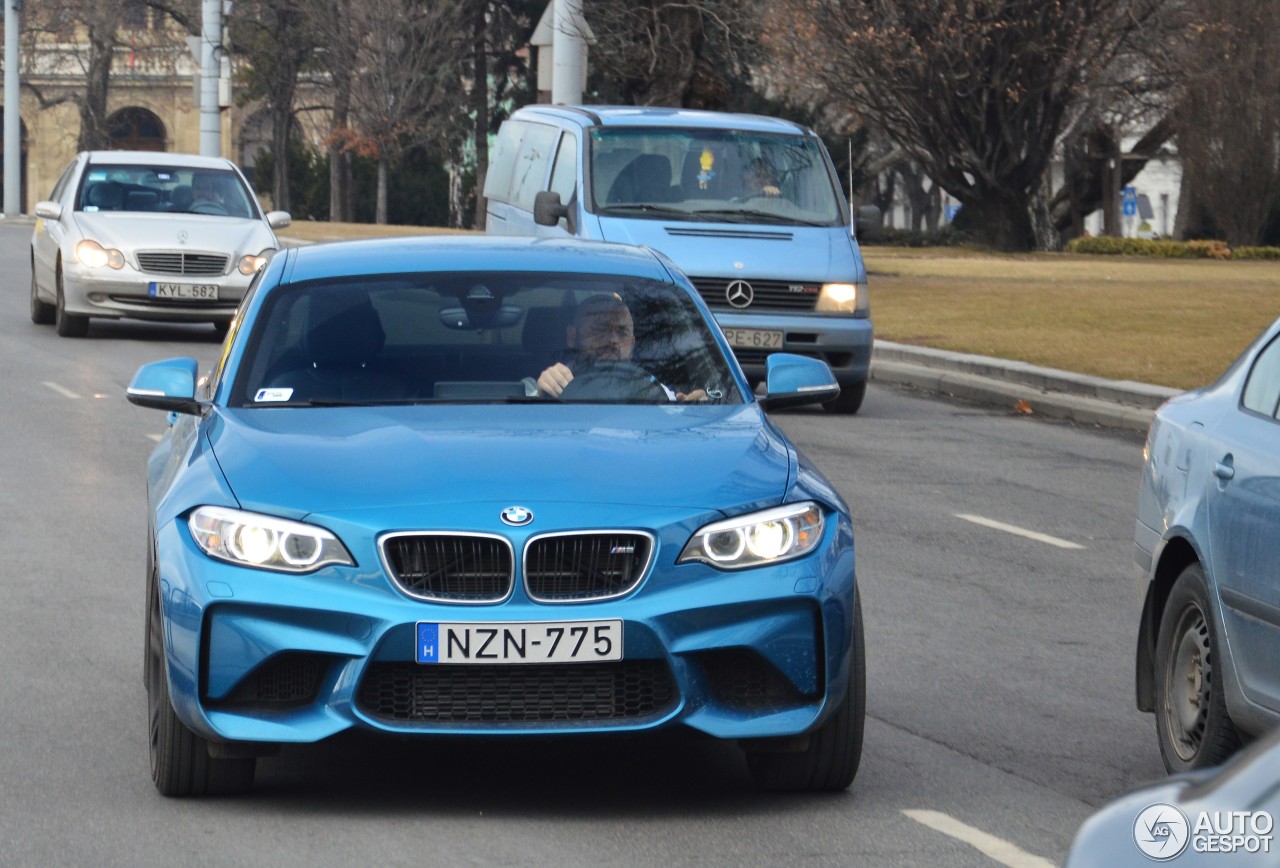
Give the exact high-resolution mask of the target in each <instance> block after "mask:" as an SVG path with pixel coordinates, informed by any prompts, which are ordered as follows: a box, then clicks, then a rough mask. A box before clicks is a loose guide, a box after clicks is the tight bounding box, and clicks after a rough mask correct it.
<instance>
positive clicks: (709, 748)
mask: <svg viewBox="0 0 1280 868" xmlns="http://www.w3.org/2000/svg"><path fill="white" fill-rule="evenodd" d="M29 233H30V230H29V229H24V228H19V227H8V226H3V225H0V274H2V275H3V278H0V282H2V283H3V291H0V370H2V371H3V374H2V375H0V551H3V553H4V566H3V567H2V568H0V594H2V599H3V608H2V609H0V611H2V612H3V624H4V627H3V630H0V659H3V661H4V678H3V680H2V681H0V724H2V725H3V733H4V738H3V741H2V743H0V780H2V781H3V782H4V784H3V787H0V863H2V864H5V865H24V866H25V865H153V864H154V865H167V866H176V865H271V866H277V865H279V866H292V865H308V866H314V865H350V864H371V865H410V864H412V865H436V864H439V865H453V864H459V863H477V864H499V865H502V864H511V865H523V864H557V865H600V864H604V865H610V864H619V865H622V864H644V865H664V866H670V865H706V864H713V865H720V864H723V865H728V864H780V863H786V864H813V865H875V866H895V865H904V866H905V865H954V866H968V865H973V866H985V865H1000V864H1004V865H1043V864H1052V863H1057V862H1060V861H1061V860H1062V858H1063V856H1064V854H1065V852H1066V850H1067V848H1068V846H1069V845H1070V842H1071V838H1072V836H1073V835H1074V833H1075V830H1076V829H1077V827H1078V826H1079V824H1080V823H1081V822H1082V821H1083V820H1084V818H1085V817H1087V816H1088V815H1089V814H1090V813H1091V812H1092V810H1093V809H1094V808H1095V807H1097V806H1098V805H1099V804H1101V803H1102V802H1104V801H1106V800H1107V799H1109V798H1110V797H1112V796H1114V795H1116V794H1118V793H1120V792H1123V791H1125V790H1127V789H1130V788H1132V787H1134V786H1136V785H1138V784H1141V783H1144V782H1146V781H1149V780H1151V779H1154V778H1157V777H1160V776H1162V768H1161V765H1160V760H1159V754H1158V751H1157V748H1156V742H1155V735H1154V724H1153V721H1152V719H1151V718H1150V717H1149V716H1147V715H1142V714H1139V713H1138V712H1137V711H1135V710H1134V708H1133V701H1132V657H1133V647H1134V642H1135V629H1136V622H1137V615H1138V600H1137V599H1136V590H1135V581H1134V579H1135V576H1134V567H1133V566H1132V561H1131V548H1132V538H1133V537H1132V531H1133V521H1134V504H1135V498H1136V491H1137V483H1138V476H1139V467H1140V464H1139V462H1140V460H1141V449H1142V444H1141V442H1140V439H1139V438H1137V437H1135V436H1132V435H1118V434H1114V433H1106V432H1101V431H1097V430H1089V429H1084V428H1077V427H1071V426H1069V425H1065V424H1058V423H1051V422H1046V421H1043V420H1039V419H1034V418H1026V417H1021V416H1015V415H1012V414H1010V413H1008V412H1005V411H1003V410H992V409H986V408H981V407H976V406H962V405H957V404H949V403H945V402H941V401H937V400H932V399H927V398H924V397H920V396H918V395H915V394H912V393H910V392H905V391H896V390H892V389H889V388H885V387H881V386H878V385H873V386H872V387H871V389H870V390H869V392H868V396H867V400H866V403H865V405H864V408H863V411H862V412H861V413H860V414H859V415H858V416H856V417H852V418H841V417H833V416H829V415H825V414H823V413H821V412H809V411H797V412H792V413H788V414H782V415H780V416H778V420H779V422H780V423H781V425H782V426H783V427H784V428H785V429H786V430H787V432H788V433H789V434H790V435H791V436H792V437H793V438H794V439H795V441H796V442H797V444H798V445H799V446H800V447H801V449H803V450H804V451H805V452H806V453H807V454H808V455H809V456H810V457H811V458H813V459H814V460H815V461H816V462H817V463H818V464H819V466H820V467H822V468H823V470H824V472H825V473H826V474H827V475H828V476H829V477H830V478H831V479H832V481H833V482H834V483H835V484H836V485H837V487H838V488H839V489H840V490H841V492H842V493H843V494H844V496H845V497H846V499H848V501H849V502H850V504H851V506H852V509H853V513H854V519H855V523H856V525H855V526H856V531H857V544H858V555H857V559H858V574H859V581H860V583H861V587H862V593H863V595H864V596H863V607H864V616H865V620H866V630H867V649H868V689H867V694H868V714H869V719H868V726H867V733H866V743H865V748H864V753H863V762H862V770H861V772H860V773H859V776H858V779H857V780H856V781H855V783H854V786H853V788H852V789H851V790H850V791H849V792H848V793H845V794H840V795H834V796H821V797H819V796H800V797H784V796H777V795H768V794H761V793H759V792H756V791H755V790H753V789H752V787H751V785H750V784H749V782H748V779H747V775H746V770H745V766H744V764H743V762H742V760H741V758H740V755H739V754H738V752H737V751H736V749H734V748H732V747H731V746H727V745H721V744H718V743H714V742H708V741H700V740H695V739H692V738H681V737H664V738H632V739H590V740H585V741H584V740H581V739H550V740H546V741H539V742H536V743H527V742H502V741H491V740H490V741H483V742H474V741H461V742H460V741H457V740H444V741H436V742H431V743H427V744H420V743H410V742H400V741H385V740H380V739H372V738H368V737H350V738H342V739H339V740H336V741H333V742H330V743H325V744H322V745H318V746H310V747H305V748H301V747H300V748H292V749H288V750H286V751H284V752H283V753H282V754H281V755H280V756H279V757H275V758H271V759H267V760H264V761H261V762H260V765H259V776H258V780H259V783H258V786H257V788H256V789H255V791H254V793H253V794H252V795H250V796H248V797H246V798H241V799H234V800H230V799H223V800H218V799H213V800H206V801H173V800H166V799H164V798H162V797H161V796H159V795H157V794H156V792H155V790H154V789H153V788H152V785H151V781H150V778H149V775H148V771H147V748H146V724H145V693H144V690H143V687H142V681H141V664H142V613H143V608H142V607H143V542H144V537H145V518H144V509H145V497H144V490H143V469H144V462H145V460H146V456H147V454H148V452H149V451H150V449H151V447H152V446H153V445H154V441H155V439H156V438H157V437H158V435H159V434H160V432H161V431H162V430H163V429H164V425H165V417H164V415H163V414H161V413H158V412H155V411H148V410H142V409H138V408H135V407H133V406H131V405H129V404H127V403H126V401H125V400H124V389H125V386H126V384H127V383H128V381H129V379H130V378H131V376H132V374H133V372H134V371H135V370H136V368H137V367H138V366H139V365H140V364H142V363H144V362H147V361H153V360H156V359H160V358H166V357H172V356H183V355H193V356H196V357H197V358H198V359H200V361H201V363H202V367H205V368H207V367H208V366H209V364H211V363H212V361H213V360H214V359H215V358H216V356H217V353H218V351H219V344H218V342H217V341H216V340H215V339H214V336H213V332H212V331H211V330H210V329H209V328H208V327H207V326H164V325H156V324H146V323H109V322H101V321H95V322H94V324H93V325H92V326H91V329H90V334H89V337H88V338H87V339H84V340H71V339H64V338H59V337H57V336H56V335H55V334H54V332H53V329H52V328H50V327H37V326H35V325H32V323H31V322H30V320H29V318H28V314H27V298H28V281H29V268H28V264H27V256H28V254H27V240H28V238H29ZM964 516H967V518H966V517H964ZM993 522H994V523H1000V524H1003V525H1008V526H1012V529H1001V527H999V526H993V524H992V523H993ZM1026 532H1030V533H1031V534H1033V536H1028V535H1026ZM1036 534H1038V535H1039V536H1034V535H1036ZM1071 546H1075V547H1071Z"/></svg>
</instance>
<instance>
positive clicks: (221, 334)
mask: <svg viewBox="0 0 1280 868" xmlns="http://www.w3.org/2000/svg"><path fill="white" fill-rule="evenodd" d="M229 331H231V320H223V321H222V322H216V323H214V324H213V333H214V334H215V335H217V336H218V340H222V339H223V338H225V337H226V336H227V332H229Z"/></svg>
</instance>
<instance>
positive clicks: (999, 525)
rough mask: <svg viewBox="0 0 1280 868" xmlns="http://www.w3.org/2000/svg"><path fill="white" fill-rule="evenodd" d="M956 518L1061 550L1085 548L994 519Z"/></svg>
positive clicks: (966, 516) (960, 513)
mask: <svg viewBox="0 0 1280 868" xmlns="http://www.w3.org/2000/svg"><path fill="white" fill-rule="evenodd" d="M956 518H962V519H964V520H965V521H971V522H973V523H974V524H980V525H982V526H983V527H989V528H991V529H992V530H1002V531H1004V532H1005V533H1011V534H1013V535H1015V536H1021V537H1026V538H1027V539H1033V540H1035V541H1036V542H1042V543H1045V544H1046V545H1051V546H1057V547H1058V548H1060V549H1082V548H1084V546H1082V545H1080V544H1079V543H1073V542H1071V541H1070V540H1065V539H1059V538H1058V537H1056V536H1049V535H1048V534H1046V533H1037V532H1036V531H1034V530H1027V529H1026V528H1025V527H1018V526H1017V525H1012V524H1005V523H1004V522H1002V521H996V520H995V519H993V518H983V517H982V516H980V515H969V514H968V513H964V512H957V513H956Z"/></svg>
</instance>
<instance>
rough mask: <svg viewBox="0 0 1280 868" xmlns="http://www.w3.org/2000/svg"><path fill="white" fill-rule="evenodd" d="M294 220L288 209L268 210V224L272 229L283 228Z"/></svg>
mask: <svg viewBox="0 0 1280 868" xmlns="http://www.w3.org/2000/svg"><path fill="white" fill-rule="evenodd" d="M292 222H293V218H292V217H290V216H289V212H288V211H268V212H267V225H268V226H270V227H271V228H272V229H283V228H284V227H286V226H288V225H289V224H290V223H292Z"/></svg>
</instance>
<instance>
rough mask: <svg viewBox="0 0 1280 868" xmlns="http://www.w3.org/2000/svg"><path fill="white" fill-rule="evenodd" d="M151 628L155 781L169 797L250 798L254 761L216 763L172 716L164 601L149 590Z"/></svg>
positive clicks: (149, 713) (150, 710)
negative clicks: (243, 795)
mask: <svg viewBox="0 0 1280 868" xmlns="http://www.w3.org/2000/svg"><path fill="white" fill-rule="evenodd" d="M150 605H151V608H150V611H149V613H148V616H147V619H146V623H147V670H146V676H147V723H148V729H149V732H148V736H149V737H148V740H147V741H148V744H149V745H150V748H151V780H152V781H153V782H154V783H155V785H156V789H157V790H159V791H160V793H161V794H162V795H165V796H214V795H234V794H237V793H244V792H247V791H248V790H249V789H250V788H252V787H253V773H254V767H255V765H256V761H255V760H254V759H252V758H248V759H240V758H236V759H216V758H214V757H211V756H210V755H209V743H208V742H207V741H205V740H204V739H203V738H201V737H200V736H198V735H196V734H195V733H194V732H192V731H191V730H190V729H188V728H187V726H186V724H184V723H183V722H182V721H181V720H180V719H179V718H178V715H177V713H176V712H174V710H173V701H172V700H171V699H170V697H169V678H168V675H167V673H166V671H165V661H164V633H163V625H162V619H161V617H160V598H159V596H158V594H157V592H156V589H155V587H154V586H153V587H152V590H151V604H150Z"/></svg>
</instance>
